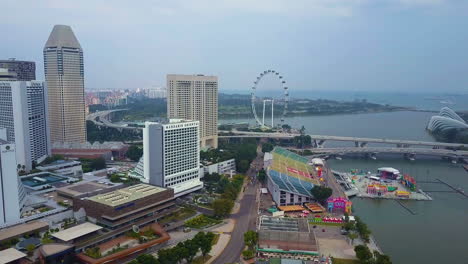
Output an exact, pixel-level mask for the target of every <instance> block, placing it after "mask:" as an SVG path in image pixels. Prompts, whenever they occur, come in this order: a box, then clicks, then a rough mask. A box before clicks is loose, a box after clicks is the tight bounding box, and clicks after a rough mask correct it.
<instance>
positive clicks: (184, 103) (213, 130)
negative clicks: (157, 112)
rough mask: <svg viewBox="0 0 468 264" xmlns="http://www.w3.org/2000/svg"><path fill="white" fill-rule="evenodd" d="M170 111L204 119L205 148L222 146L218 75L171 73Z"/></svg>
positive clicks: (201, 121) (186, 117)
mask: <svg viewBox="0 0 468 264" xmlns="http://www.w3.org/2000/svg"><path fill="white" fill-rule="evenodd" d="M167 115H168V117H169V118H182V119H188V120H197V121H200V140H201V147H202V148H208V147H211V148H217V147H218V77H216V76H204V75H180V74H168V75H167Z"/></svg>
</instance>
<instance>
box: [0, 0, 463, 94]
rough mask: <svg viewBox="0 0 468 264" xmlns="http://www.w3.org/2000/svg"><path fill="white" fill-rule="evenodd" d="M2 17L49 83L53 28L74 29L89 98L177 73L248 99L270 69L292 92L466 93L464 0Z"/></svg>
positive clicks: (21, 55)
mask: <svg viewBox="0 0 468 264" xmlns="http://www.w3.org/2000/svg"><path fill="white" fill-rule="evenodd" d="M330 2H332V3H330ZM3 9H4V10H5V11H6V12H5V14H4V20H3V21H4V27H2V28H0V33H1V34H2V35H5V36H9V37H8V39H5V41H4V42H3V43H2V44H3V45H2V49H1V50H0V58H2V59H8V58H11V57H14V58H17V59H18V60H28V61H34V62H36V68H37V79H39V80H43V79H44V73H43V62H42V46H43V43H44V42H45V41H46V40H47V37H48V34H49V32H50V28H51V27H52V26H53V25H55V24H66V25H70V26H71V27H72V28H73V29H74V31H75V33H76V34H77V35H78V36H79V37H80V43H81V45H82V46H83V50H86V56H85V58H84V60H85V63H86V65H87V67H86V69H85V74H86V76H87V77H86V80H85V82H86V83H85V87H87V88H90V89H91V88H98V89H100V88H103V89H105V88H114V89H132V88H148V87H151V86H160V85H164V83H165V75H166V74H168V73H172V72H177V73H181V74H199V73H201V74H205V75H216V76H219V78H220V80H221V81H220V87H221V89H220V91H221V92H222V91H227V90H229V91H231V90H236V91H237V90H239V91H244V92H245V91H248V89H249V88H250V86H251V84H252V82H253V81H254V78H255V76H256V75H257V74H258V73H259V72H261V71H263V70H266V69H270V68H274V69H277V70H279V71H281V72H282V73H284V75H285V76H286V78H287V79H288V83H289V86H290V87H291V90H292V91H294V90H295V89H296V90H336V91H340V90H356V91H412V92H417V91H420V92H426V91H431V92H434V91H444V92H447V91H450V92H463V91H465V90H466V88H467V87H468V74H466V69H467V68H468V52H466V48H465V47H466V46H467V44H468V36H467V34H465V28H466V26H468V20H467V19H466V18H465V16H466V13H467V12H468V2H466V1H456V0H379V1H370V0H360V1H357V0H335V1H326V0H313V1H302V0H300V1H294V2H293V3H291V2H290V1H284V0H274V1H263V0H261V1H255V3H251V2H247V1H211V0H203V1H193V2H187V1H178V0H177V1H170V2H165V1H142V2H141V3H140V4H139V5H138V6H135V5H133V4H131V3H129V2H125V1H120V0H119V1H115V2H113V3H112V5H109V4H106V3H104V2H95V1H90V0H84V1H80V2H79V3H71V2H67V1H65V2H57V1H52V0H45V1H40V2H37V1H32V0H25V1H20V2H19V1H6V3H4V4H3ZM38 12H39V13H40V14H41V16H40V17H38V16H37V13H38ZM19 13H21V14H22V15H21V16H18V15H17V14H19ZM116 54H118V56H116Z"/></svg>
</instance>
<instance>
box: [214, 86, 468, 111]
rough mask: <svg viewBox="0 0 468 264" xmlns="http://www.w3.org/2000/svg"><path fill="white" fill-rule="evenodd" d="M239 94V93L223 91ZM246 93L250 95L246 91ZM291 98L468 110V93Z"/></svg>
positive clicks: (272, 92) (277, 93)
mask: <svg viewBox="0 0 468 264" xmlns="http://www.w3.org/2000/svg"><path fill="white" fill-rule="evenodd" d="M222 92H226V93H239V91H222ZM243 92H244V93H246V94H247V93H250V91H249V90H247V89H246V90H244V91H243ZM282 94H283V93H282V91H281V89H279V88H277V89H267V88H266V87H265V89H258V90H257V93H256V95H257V96H261V97H273V98H281V97H282ZM289 95H290V97H291V98H309V99H329V100H337V101H353V100H362V99H366V100H367V101H369V102H373V103H378V104H389V105H395V106H405V107H414V108H416V109H421V110H431V111H438V110H440V108H442V107H444V106H448V107H450V108H452V109H454V110H457V111H459V110H468V93H411V92H409V93H407V92H362V91H306V90H302V91H301V90H296V89H290V90H289Z"/></svg>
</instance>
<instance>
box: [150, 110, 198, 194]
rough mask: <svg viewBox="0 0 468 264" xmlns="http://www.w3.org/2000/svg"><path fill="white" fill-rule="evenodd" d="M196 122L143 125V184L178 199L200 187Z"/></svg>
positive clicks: (184, 121)
mask: <svg viewBox="0 0 468 264" xmlns="http://www.w3.org/2000/svg"><path fill="white" fill-rule="evenodd" d="M198 127H199V121H186V120H181V119H171V120H169V122H168V123H166V124H161V123H154V122H146V123H145V128H144V130H143V167H144V178H145V179H144V181H146V182H148V183H149V184H152V185H157V186H161V187H165V188H172V189H174V194H175V196H176V197H177V196H181V195H184V194H187V193H190V192H193V191H196V190H199V189H201V188H202V187H203V183H202V182H201V181H200V175H199V172H200V170H199V167H200V137H199V131H198Z"/></svg>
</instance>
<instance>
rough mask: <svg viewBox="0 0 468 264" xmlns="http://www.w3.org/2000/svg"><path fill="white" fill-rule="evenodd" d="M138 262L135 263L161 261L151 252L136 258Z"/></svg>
mask: <svg viewBox="0 0 468 264" xmlns="http://www.w3.org/2000/svg"><path fill="white" fill-rule="evenodd" d="M136 261H137V262H136V263H135V264H157V263H159V262H158V261H157V259H156V258H155V257H154V256H153V255H150V254H143V255H140V256H138V257H137V258H136Z"/></svg>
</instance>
